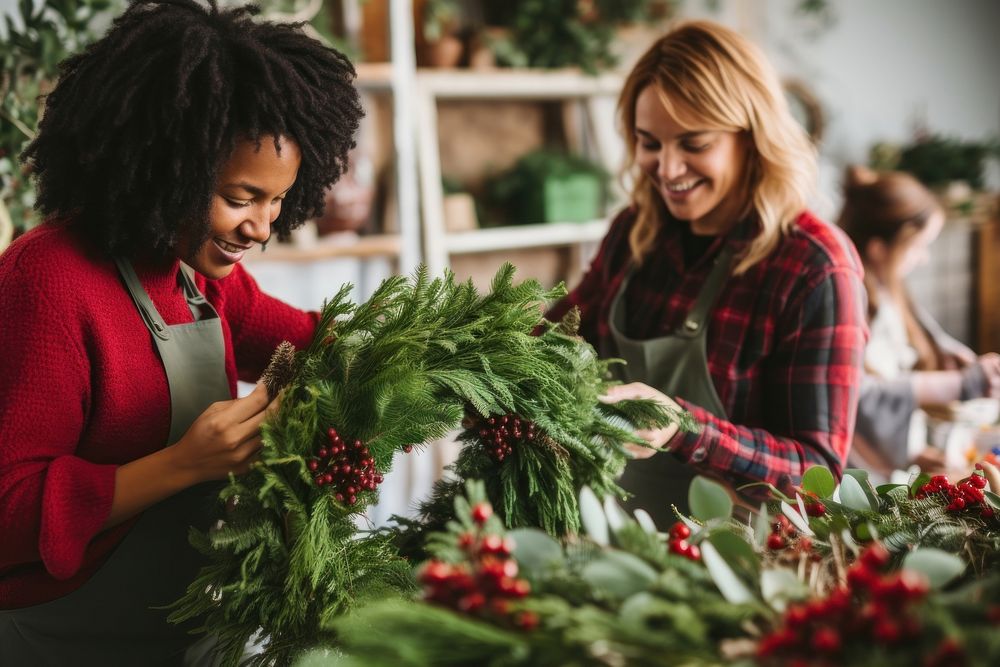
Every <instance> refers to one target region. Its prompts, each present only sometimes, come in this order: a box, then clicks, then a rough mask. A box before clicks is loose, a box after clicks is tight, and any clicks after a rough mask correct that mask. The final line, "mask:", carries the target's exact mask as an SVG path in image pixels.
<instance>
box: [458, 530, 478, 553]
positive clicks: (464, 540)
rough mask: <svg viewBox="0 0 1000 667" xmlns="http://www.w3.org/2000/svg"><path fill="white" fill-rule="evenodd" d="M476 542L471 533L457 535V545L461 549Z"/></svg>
mask: <svg viewBox="0 0 1000 667" xmlns="http://www.w3.org/2000/svg"><path fill="white" fill-rule="evenodd" d="M475 543H476V536H475V535H473V534H472V533H462V534H461V535H459V536H458V546H459V548H461V549H468V548H470V547H472V545H474V544H475Z"/></svg>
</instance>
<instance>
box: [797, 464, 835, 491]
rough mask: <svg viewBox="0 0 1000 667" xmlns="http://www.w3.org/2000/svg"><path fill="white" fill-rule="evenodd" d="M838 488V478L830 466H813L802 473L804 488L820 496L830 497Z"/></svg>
mask: <svg viewBox="0 0 1000 667" xmlns="http://www.w3.org/2000/svg"><path fill="white" fill-rule="evenodd" d="M836 488H837V480H836V479H834V477H833V473H832V472H830V470H829V468H825V467H823V466H813V467H811V468H809V469H808V470H806V472H805V474H804V475H802V490H803V491H808V492H810V493H815V494H816V495H817V496H819V497H820V498H829V497H830V496H832V495H833V491H834V489H836Z"/></svg>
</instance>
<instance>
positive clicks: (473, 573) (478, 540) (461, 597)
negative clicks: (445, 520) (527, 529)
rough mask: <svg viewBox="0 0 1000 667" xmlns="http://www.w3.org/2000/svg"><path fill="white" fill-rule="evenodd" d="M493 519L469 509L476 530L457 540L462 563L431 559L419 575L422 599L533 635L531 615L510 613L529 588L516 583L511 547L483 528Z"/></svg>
mask: <svg viewBox="0 0 1000 667" xmlns="http://www.w3.org/2000/svg"><path fill="white" fill-rule="evenodd" d="M492 514H493V508H492V507H491V506H490V505H489V503H479V504H477V505H476V506H475V507H473V509H472V518H473V521H475V523H476V525H477V526H478V528H477V530H476V531H475V532H474V533H473V532H466V533H462V534H461V535H460V536H459V538H458V546H459V548H460V549H461V551H462V553H463V555H464V557H465V561H464V562H461V563H454V564H452V563H446V562H444V561H440V560H431V561H428V562H427V564H426V565H424V567H423V569H422V570H421V572H420V576H419V578H420V583H422V584H423V585H424V598H425V599H427V600H430V601H432V602H436V603H438V604H440V605H443V606H445V607H449V608H451V609H455V610H457V611H460V612H462V613H465V614H473V615H477V616H483V617H487V618H490V619H491V620H494V621H500V622H504V623H511V624H513V625H514V626H515V627H518V628H520V629H522V630H534V629H535V628H536V627H538V616H537V615H536V614H535V613H534V612H530V611H520V612H516V613H512V611H511V609H510V602H511V600H518V599H521V598H523V597H525V596H527V595H528V593H530V592H531V585H530V584H529V583H528V582H527V580H525V579H518V578H517V573H518V567H517V561H515V560H514V559H512V558H511V557H510V554H511V551H512V550H513V548H514V545H513V542H512V541H511V539H510V538H509V537H500V536H499V535H495V534H492V533H489V532H486V531H485V530H484V529H483V526H484V524H485V523H486V521H487V519H489V518H490V516H492Z"/></svg>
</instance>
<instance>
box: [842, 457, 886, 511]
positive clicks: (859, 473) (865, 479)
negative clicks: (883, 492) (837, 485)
mask: <svg viewBox="0 0 1000 667" xmlns="http://www.w3.org/2000/svg"><path fill="white" fill-rule="evenodd" d="M844 477H845V478H846V477H853V478H854V479H855V480H856V481H857V483H858V486H860V487H861V490H862V492H864V494H865V496H866V497H867V498H868V504H869V505H871V508H872V510H876V511H877V510H878V506H879V500H878V495H876V493H875V488H874V487H873V486H872V483H871V479H870V476H869V475H868V471H867V470H861V469H859V468H847V469H846V470H844Z"/></svg>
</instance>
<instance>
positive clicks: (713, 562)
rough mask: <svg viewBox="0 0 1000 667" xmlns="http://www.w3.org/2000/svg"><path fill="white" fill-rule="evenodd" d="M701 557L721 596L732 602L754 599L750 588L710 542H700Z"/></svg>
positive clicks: (739, 602) (741, 602) (737, 602)
mask: <svg viewBox="0 0 1000 667" xmlns="http://www.w3.org/2000/svg"><path fill="white" fill-rule="evenodd" d="M701 558H702V560H703V561H704V562H705V568H706V569H708V573H709V574H710V575H712V581H714V582H715V585H716V586H717V587H718V589H719V592H720V593H722V597H724V598H726V600H728V601H729V602H731V603H732V604H744V603H748V602H752V601H753V599H754V596H753V594H752V593H751V592H750V589H748V588H747V586H746V584H744V583H743V581H741V580H740V578H739V577H738V576H736V573H735V572H733V569H732V568H731V567H729V564H728V563H726V560H725V559H724V558H723V557H722V556H721V555H720V554H719V552H718V551H717V550H716V549H715V547H714V546H712V543H711V542H702V544H701Z"/></svg>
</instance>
